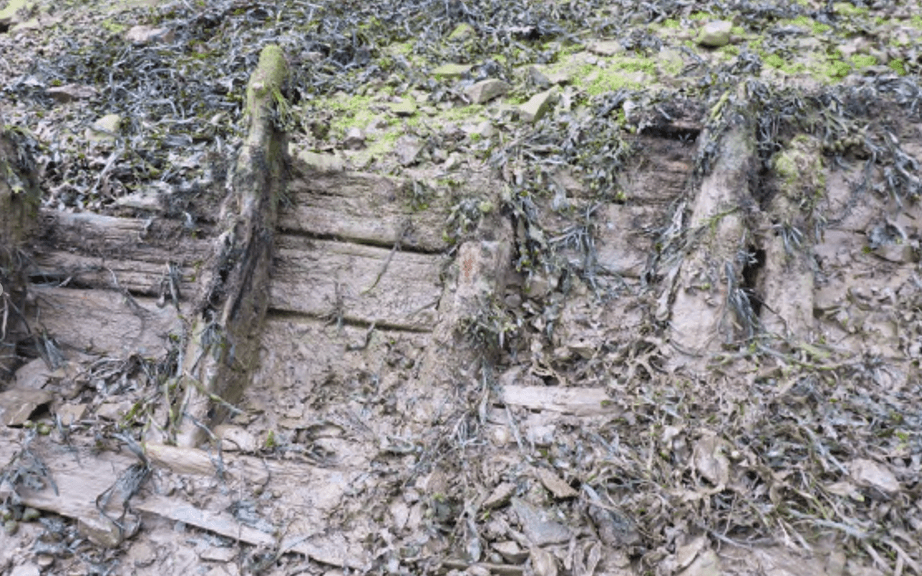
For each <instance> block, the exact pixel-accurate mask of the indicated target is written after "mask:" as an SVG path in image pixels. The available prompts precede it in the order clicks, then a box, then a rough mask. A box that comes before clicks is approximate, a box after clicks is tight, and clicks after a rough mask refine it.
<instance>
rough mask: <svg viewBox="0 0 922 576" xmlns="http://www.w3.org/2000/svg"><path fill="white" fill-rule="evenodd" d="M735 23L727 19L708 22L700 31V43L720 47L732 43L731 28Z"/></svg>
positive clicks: (709, 46) (710, 46)
mask: <svg viewBox="0 0 922 576" xmlns="http://www.w3.org/2000/svg"><path fill="white" fill-rule="evenodd" d="M732 29H733V23H732V22H729V21H727V20H716V21H714V22H708V23H707V24H705V25H704V27H703V28H701V32H699V33H698V44H699V45H700V46H706V47H708V48H720V47H721V46H726V45H727V44H729V43H730V30H732Z"/></svg>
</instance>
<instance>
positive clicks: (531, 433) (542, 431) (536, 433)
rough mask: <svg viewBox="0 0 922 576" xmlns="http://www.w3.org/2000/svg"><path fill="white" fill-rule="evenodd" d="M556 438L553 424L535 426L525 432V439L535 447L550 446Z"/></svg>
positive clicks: (555, 428)
mask: <svg viewBox="0 0 922 576" xmlns="http://www.w3.org/2000/svg"><path fill="white" fill-rule="evenodd" d="M556 436H557V427H556V426H554V425H553V424H535V425H533V426H529V427H528V428H527V429H526V430H525V438H527V439H528V441H529V442H531V443H532V444H534V445H535V446H541V447H545V446H550V445H551V444H553V443H554V438H555V437H556Z"/></svg>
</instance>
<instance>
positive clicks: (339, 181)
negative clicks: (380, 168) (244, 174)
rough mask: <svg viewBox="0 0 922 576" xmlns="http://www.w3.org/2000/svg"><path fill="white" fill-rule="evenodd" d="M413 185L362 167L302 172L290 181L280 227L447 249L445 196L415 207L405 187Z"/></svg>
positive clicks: (372, 241) (386, 243)
mask: <svg viewBox="0 0 922 576" xmlns="http://www.w3.org/2000/svg"><path fill="white" fill-rule="evenodd" d="M411 187H412V184H409V183H407V184H405V183H402V182H400V181H398V180H394V179H390V178H385V177H383V176H378V175H375V174H364V173H360V172H334V173H309V174H301V175H299V177H297V178H295V179H293V180H292V181H290V182H289V183H288V186H287V194H288V195H289V198H290V200H291V202H292V204H293V206H292V207H290V208H287V209H283V210H282V211H281V213H280V218H279V224H280V228H281V229H282V230H284V231H290V232H298V233H307V234H312V235H321V236H332V237H336V238H342V239H344V240H353V241H359V242H364V243H368V244H377V245H381V246H390V245H392V244H394V243H396V242H397V241H398V240H400V243H401V245H402V246H404V247H407V248H412V249H415V250H420V251H426V252H435V251H441V250H445V249H447V248H448V245H447V243H446V242H445V241H444V240H443V238H442V231H443V230H444V229H445V219H446V217H447V215H448V207H447V201H446V199H445V198H440V197H435V196H434V197H432V198H428V199H426V200H425V201H424V202H423V201H421V202H420V205H419V206H418V208H419V209H414V208H413V206H412V202H411V201H410V199H409V197H408V196H409V192H408V191H407V190H408V189H410V188H411ZM422 204H425V205H426V207H425V208H423V207H422Z"/></svg>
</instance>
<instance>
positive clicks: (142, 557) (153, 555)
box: [125, 541, 157, 568]
mask: <svg viewBox="0 0 922 576" xmlns="http://www.w3.org/2000/svg"><path fill="white" fill-rule="evenodd" d="M125 561H126V564H127V565H129V566H135V567H137V568H144V567H147V566H150V565H151V564H153V563H154V562H156V561H157V552H156V551H155V550H154V548H153V547H152V546H151V545H150V544H149V543H147V542H143V541H138V542H135V543H134V544H133V545H132V546H131V548H129V550H128V553H127V554H126V555H125Z"/></svg>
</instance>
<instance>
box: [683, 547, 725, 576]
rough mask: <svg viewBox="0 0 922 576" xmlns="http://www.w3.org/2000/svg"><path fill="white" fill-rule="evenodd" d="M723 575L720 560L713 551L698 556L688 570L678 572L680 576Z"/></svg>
mask: <svg viewBox="0 0 922 576" xmlns="http://www.w3.org/2000/svg"><path fill="white" fill-rule="evenodd" d="M723 573H724V572H723V570H721V568H720V558H718V557H717V553H716V552H714V551H713V550H707V551H705V552H703V553H702V554H699V555H698V556H697V557H696V558H695V560H694V562H692V563H691V565H690V566H689V567H688V568H686V569H685V570H682V571H681V572H679V574H680V576H721V574H723Z"/></svg>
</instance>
